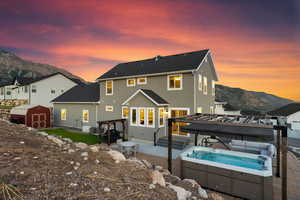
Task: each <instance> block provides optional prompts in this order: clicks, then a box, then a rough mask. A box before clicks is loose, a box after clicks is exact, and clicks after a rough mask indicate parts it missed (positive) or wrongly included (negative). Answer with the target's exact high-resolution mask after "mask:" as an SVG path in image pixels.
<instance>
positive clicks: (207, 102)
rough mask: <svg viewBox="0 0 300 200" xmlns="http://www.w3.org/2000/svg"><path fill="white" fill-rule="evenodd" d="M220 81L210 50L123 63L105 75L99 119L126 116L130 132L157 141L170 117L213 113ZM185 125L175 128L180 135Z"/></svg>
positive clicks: (101, 90) (141, 137)
mask: <svg viewBox="0 0 300 200" xmlns="http://www.w3.org/2000/svg"><path fill="white" fill-rule="evenodd" d="M217 80H218V77H217V74H216V70H215V67H214V64H213V60H212V57H211V52H210V51H209V50H202V51H195V52H189V53H183V54H177V55H171V56H156V57H154V58H150V59H146V60H140V61H134V62H128V63H121V64H118V65H116V66H115V67H113V68H112V69H111V70H109V71H108V72H106V73H104V74H103V75H102V76H100V77H99V78H98V79H97V81H98V82H99V84H100V94H101V101H100V102H101V103H100V105H99V110H100V112H99V117H98V119H100V120H111V119H119V118H121V117H122V118H127V119H128V122H129V126H128V127H129V128H128V129H129V131H128V132H129V136H131V137H135V138H139V139H145V140H153V132H154V131H155V130H157V129H158V128H159V132H160V135H164V134H166V125H165V119H166V118H167V117H180V116H184V115H189V114H194V113H202V112H203V113H213V112H214V102H215V82H216V81H217ZM182 125H183V124H182V123H177V124H176V125H175V126H174V127H173V133H174V134H176V135H182V136H188V135H186V133H183V132H181V131H180V128H179V127H180V126H182Z"/></svg>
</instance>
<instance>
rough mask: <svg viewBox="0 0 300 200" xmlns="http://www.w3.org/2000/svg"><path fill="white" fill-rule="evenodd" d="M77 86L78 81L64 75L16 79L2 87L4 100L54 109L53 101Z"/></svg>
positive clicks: (55, 74)
mask: <svg viewBox="0 0 300 200" xmlns="http://www.w3.org/2000/svg"><path fill="white" fill-rule="evenodd" d="M77 84H78V81H77V80H74V79H71V78H69V77H67V76H66V75H64V74H62V73H54V74H50V75H47V76H42V77H38V78H16V79H15V80H14V81H13V83H8V84H6V85H5V86H4V87H2V88H4V89H3V99H4V100H6V99H15V100H26V101H27V102H28V104H33V105H42V106H47V107H52V106H53V105H52V103H51V100H53V99H54V98H56V97H58V96H60V95H61V94H63V93H64V92H65V91H68V90H69V89H70V88H72V87H74V86H75V85H77ZM1 94H2V92H1Z"/></svg>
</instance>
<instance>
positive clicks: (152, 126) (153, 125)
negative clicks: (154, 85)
mask: <svg viewBox="0 0 300 200" xmlns="http://www.w3.org/2000/svg"><path fill="white" fill-rule="evenodd" d="M149 110H153V124H152V125H151V126H150V125H149V124H148V122H149ZM155 119H156V118H155V108H152V107H151V108H147V127H148V128H155Z"/></svg>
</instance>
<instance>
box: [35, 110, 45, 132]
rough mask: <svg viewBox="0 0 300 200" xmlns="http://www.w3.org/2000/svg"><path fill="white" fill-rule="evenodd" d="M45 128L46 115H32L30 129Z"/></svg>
mask: <svg viewBox="0 0 300 200" xmlns="http://www.w3.org/2000/svg"><path fill="white" fill-rule="evenodd" d="M46 126H47V122H46V114H45V113H40V114H33V115H32V127H33V128H46Z"/></svg>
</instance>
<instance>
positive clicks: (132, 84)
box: [127, 78, 135, 87]
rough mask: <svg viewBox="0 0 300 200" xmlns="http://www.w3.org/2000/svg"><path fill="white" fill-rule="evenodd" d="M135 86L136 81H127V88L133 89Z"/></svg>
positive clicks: (132, 79)
mask: <svg viewBox="0 0 300 200" xmlns="http://www.w3.org/2000/svg"><path fill="white" fill-rule="evenodd" d="M133 86H135V79H134V78H131V79H127V87H133Z"/></svg>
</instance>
